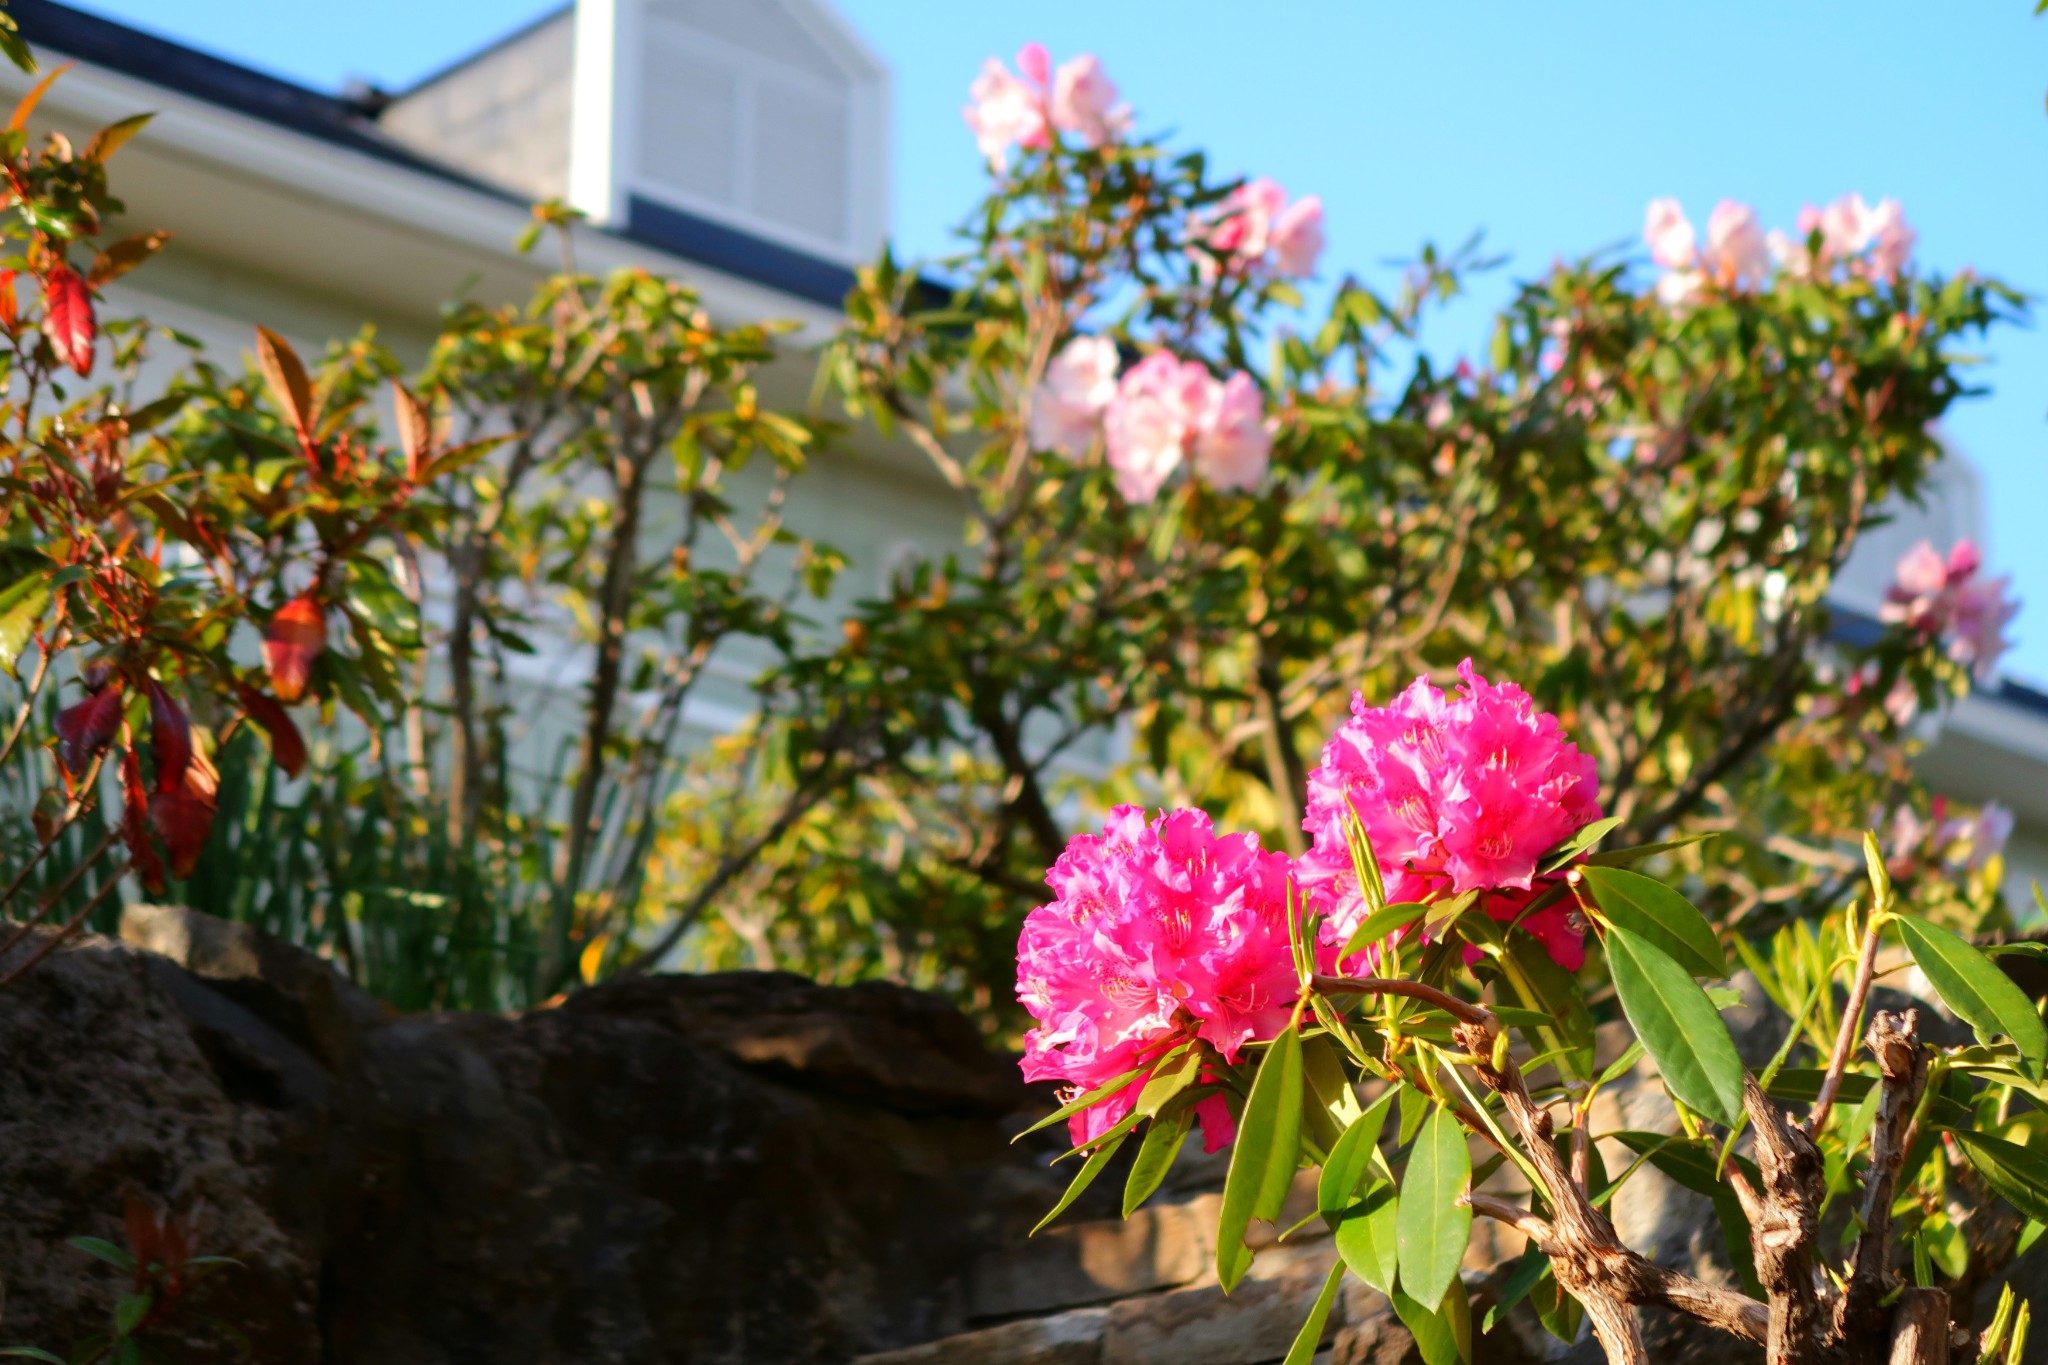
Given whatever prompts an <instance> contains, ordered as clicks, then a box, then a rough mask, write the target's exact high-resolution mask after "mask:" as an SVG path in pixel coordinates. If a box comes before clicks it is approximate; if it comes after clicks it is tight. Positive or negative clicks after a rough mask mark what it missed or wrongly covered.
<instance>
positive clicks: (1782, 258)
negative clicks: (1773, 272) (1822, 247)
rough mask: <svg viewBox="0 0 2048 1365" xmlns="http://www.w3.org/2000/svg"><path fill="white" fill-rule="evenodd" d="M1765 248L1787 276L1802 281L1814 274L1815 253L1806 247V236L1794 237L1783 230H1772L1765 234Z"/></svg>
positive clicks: (1803, 234)
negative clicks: (1797, 277) (1799, 278)
mask: <svg viewBox="0 0 2048 1365" xmlns="http://www.w3.org/2000/svg"><path fill="white" fill-rule="evenodd" d="M1764 246H1765V248H1766V249H1767V250H1769V252H1770V253H1771V260H1772V261H1774V262H1776V263H1777V267H1778V269H1780V270H1782V271H1784V272H1785V273H1786V274H1787V275H1797V276H1799V277H1801V278H1802V279H1803V278H1805V277H1807V276H1809V275H1811V274H1813V252H1812V250H1811V249H1810V248H1809V247H1808V246H1807V245H1806V234H1805V233H1803V232H1802V233H1801V234H1800V235H1799V236H1797V237H1794V236H1791V235H1790V234H1788V233H1786V232H1785V231H1784V230H1783V229H1781V228H1772V229H1771V230H1770V231H1769V232H1767V233H1765V234H1764Z"/></svg>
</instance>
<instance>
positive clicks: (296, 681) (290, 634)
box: [263, 595, 327, 706]
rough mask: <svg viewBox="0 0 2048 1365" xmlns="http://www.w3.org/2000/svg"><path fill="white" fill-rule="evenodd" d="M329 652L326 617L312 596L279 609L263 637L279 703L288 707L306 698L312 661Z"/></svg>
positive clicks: (267, 663)
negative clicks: (322, 652) (324, 652)
mask: <svg viewBox="0 0 2048 1365" xmlns="http://www.w3.org/2000/svg"><path fill="white" fill-rule="evenodd" d="M326 648H327V613H326V611H325V610H324V609H322V607H321V606H320V604H319V603H318V602H316V601H314V600H313V598H312V597H311V596H310V595H309V596H304V597H294V598H293V599H292V600H291V601H289V602H287V603H285V604H284V605H283V606H281V607H279V608H278V609H277V614H276V615H275V616H272V617H271V618H270V628H269V629H268V630H266V631H264V633H263V663H264V666H265V667H267V668H269V670H270V686H271V690H272V691H274V692H276V693H277V699H278V700H279V701H281V702H283V703H284V704H285V705H287V706H289V705H291V704H292V703H293V702H296V701H297V700H298V699H299V698H300V697H303V696H304V695H305V694H306V679H307V678H308V677H310V676H311V674H312V671H313V661H314V660H315V659H317V658H319V657H320V653H321V651H322V650H324V649H326Z"/></svg>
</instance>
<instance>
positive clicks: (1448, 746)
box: [1296, 659, 1600, 965]
mask: <svg viewBox="0 0 2048 1365" xmlns="http://www.w3.org/2000/svg"><path fill="white" fill-rule="evenodd" d="M1458 677H1459V679H1460V682H1461V687H1460V690H1459V693H1458V695H1456V696H1455V697H1446V696H1445V695H1444V694H1443V693H1442V692H1440V691H1438V690H1437V689H1436V688H1435V687H1433V686H1431V685H1430V683H1429V681H1428V679H1426V678H1417V679H1416V680H1415V682H1414V683H1413V684H1411V685H1410V686H1409V687H1408V689H1407V690H1406V691H1404V692H1402V693H1401V695H1400V696H1399V697H1397V698H1395V700H1394V704H1393V705H1392V706H1368V705H1366V702H1365V698H1364V696H1363V695H1362V694H1360V695H1357V696H1354V697H1353V698H1352V701H1351V719H1350V720H1348V721H1346V722H1345V723H1344V725H1343V726H1342V727H1341V728H1340V729H1339V730H1338V731H1337V733H1336V735H1335V736H1333V737H1332V738H1331V740H1330V742H1329V743H1328V744H1326V745H1325V746H1324V747H1323V761H1322V764H1321V766H1319V767H1318V768H1317V769H1316V770H1315V772H1313V773H1312V774H1310V776H1309V783H1308V811H1307V814H1306V815H1305V816H1304V817H1303V819H1302V828H1303V829H1305V830H1306V831H1308V833H1309V834H1310V835H1311V836H1313V839H1314V846H1313V847H1312V848H1311V849H1310V850H1309V852H1307V853H1306V854H1304V855H1303V856H1302V857H1301V859H1300V860H1299V862H1298V863H1297V865H1296V877H1297V880H1298V881H1299V882H1300V884H1301V886H1302V889H1303V892H1304V894H1305V895H1306V896H1307V898H1308V903H1309V904H1310V906H1311V907H1313V908H1315V909H1317V910H1318V911H1320V912H1321V913H1322V915H1323V916H1324V928H1323V936H1324V942H1325V944H1326V945H1341V944H1342V943H1344V942H1345V941H1346V940H1347V939H1348V938H1349V937H1350V936H1351V933H1352V931H1353V930H1354V929H1356V928H1357V927H1358V923H1359V921H1360V919H1362V918H1363V916H1364V910H1365V906H1364V902H1363V899H1362V898H1361V897H1360V895H1359V891H1358V887H1357V884H1356V879H1355V877H1354V876H1353V873H1352V868H1351V858H1350V853H1349V851H1348V846H1347V845H1346V842H1345V839H1344V817H1345V814H1346V812H1347V811H1349V810H1356V811H1357V813H1358V817H1359V820H1360V821H1361V823H1362V824H1363V825H1364V827H1365V833H1366V837H1367V838H1368V839H1370V840H1371V842H1372V847H1373V850H1374V853H1375V855H1376V856H1377V857H1378V859H1379V863H1380V867H1381V870H1382V872H1383V873H1384V875H1385V877H1386V882H1387V897H1388V899H1389V900H1390V901H1427V900H1431V899H1439V900H1440V899H1446V898H1448V897H1450V896H1454V895H1459V894H1462V893H1463V892H1466V891H1479V892H1482V893H1486V894H1485V895H1484V897H1483V899H1484V902H1485V905H1486V909H1487V912H1488V913H1489V914H1491V915H1493V916H1494V917H1495V918H1497V919H1511V918H1513V917H1514V915H1515V914H1517V913H1519V912H1520V910H1521V909H1522V907H1524V906H1526V905H1527V904H1528V902H1529V900H1530V898H1531V897H1530V894H1529V893H1531V892H1532V891H1534V890H1535V889H1537V881H1538V879H1537V874H1536V863H1537V860H1538V859H1539V858H1540V857H1542V855H1543V854H1544V853H1545V852H1546V851H1547V850H1549V849H1550V848H1552V847H1554V846H1556V845H1557V844H1558V843H1560V842H1561V841H1563V840H1564V839H1566V838H1568V837H1570V836H1571V835H1572V834H1574V833H1576V832H1577V831H1578V830H1579V829H1580V828H1581V827H1583V826H1585V825H1587V824H1589V823H1591V822H1592V821H1594V820H1597V819H1599V818H1600V805H1599V794H1600V778H1599V774H1598V772H1597V770H1596V769H1595V767H1594V763H1593V760H1592V758H1591V757H1590V756H1589V755H1587V754H1583V753H1581V752H1580V751H1579V750H1578V749H1577V748H1576V747H1575V746H1574V745H1573V744H1572V743H1571V741H1570V740H1569V739H1567V738H1566V737H1565V734H1564V729H1563V727H1562V726H1561V725H1560V724H1559V723H1558V720H1557V717H1555V716H1553V715H1551V714H1549V713H1548V712H1544V711H1538V710H1537V709H1536V707H1535V703H1534V702H1533V701H1531V700H1530V697H1529V694H1528V693H1526V692H1524V691H1523V690H1522V689H1521V688H1519V687H1517V686H1515V685H1514V684H1513V683H1501V684H1498V685H1496V684H1493V683H1489V682H1488V681H1486V679H1484V678H1482V677H1480V676H1479V675H1478V674H1477V673H1476V672H1474V671H1473V668H1472V661H1471V660H1469V659H1467V660H1466V661H1465V662H1464V663H1462V664H1460V665H1459V666H1458ZM1497 893H1506V894H1505V895H1502V894H1497ZM1551 910H1557V911H1558V912H1559V913H1558V914H1556V915H1555V916H1551ZM1546 916H1548V918H1545V917H1546ZM1539 919H1540V920H1541V923H1540V924H1539V923H1538V920H1539ZM1524 927H1525V928H1528V929H1529V930H1530V931H1531V932H1532V933H1535V934H1537V936H1538V937H1539V938H1540V939H1541V940H1542V941H1543V943H1544V946H1545V947H1547V948H1549V949H1550V952H1551V956H1552V957H1554V958H1556V959H1557V960H1558V961H1559V962H1560V963H1564V964H1566V965H1574V964H1575V963H1576V962H1578V961H1580V960H1582V958H1583V954H1582V952H1581V950H1580V947H1579V942H1578V940H1579V937H1580V927H1579V926H1578V924H1577V923H1576V922H1575V921H1574V920H1573V919H1572V918H1571V917H1570V916H1569V915H1568V914H1567V913H1565V912H1564V911H1563V909H1562V907H1558V906H1553V907H1550V909H1547V910H1545V911H1542V912H1539V915H1538V916H1536V917H1532V919H1530V920H1529V921H1525V923H1524ZM1347 961H1355V960H1347Z"/></svg>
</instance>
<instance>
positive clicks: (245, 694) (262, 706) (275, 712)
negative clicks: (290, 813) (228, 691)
mask: <svg viewBox="0 0 2048 1365" xmlns="http://www.w3.org/2000/svg"><path fill="white" fill-rule="evenodd" d="M238 695H239V696H240V697H241V701H242V709H243V710H244V711H246V712H248V714H249V719H251V720H253V721H255V722H256V723H257V724H258V725H260V726H262V727H263V729H264V731H265V733H267V734H268V735H269V736H270V756H271V757H272V758H273V759H275V760H276V761H277V766H278V767H280V768H282V769H284V770H285V774H286V775H287V776H289V777H297V776H298V775H299V774H300V773H301V772H304V771H305V768H306V741H305V738H304V737H303V736H301V735H300V734H299V727H298V726H297V725H294V724H293V723H292V718H291V715H290V713H289V712H287V711H286V710H285V709H284V707H283V706H281V705H279V704H278V701H277V698H275V697H269V696H265V695H264V694H263V693H261V692H258V691H257V690H256V689H255V688H253V687H250V686H249V685H248V684H247V683H244V684H243V685H242V687H241V690H240V692H239V694H238Z"/></svg>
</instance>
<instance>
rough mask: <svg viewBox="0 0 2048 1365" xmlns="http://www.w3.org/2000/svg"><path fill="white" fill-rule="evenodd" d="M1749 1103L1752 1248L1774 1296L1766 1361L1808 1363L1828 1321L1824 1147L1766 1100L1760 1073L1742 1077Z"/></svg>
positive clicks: (1760, 1279)
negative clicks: (1754, 1185) (1821, 1207)
mask: <svg viewBox="0 0 2048 1365" xmlns="http://www.w3.org/2000/svg"><path fill="white" fill-rule="evenodd" d="M1742 1102H1743V1108H1744V1109H1745V1110H1746V1111H1747V1112H1748V1114H1749V1122H1750V1127H1751V1128H1752V1130H1753V1131H1754V1132H1755V1135H1756V1137H1755V1142H1756V1161H1757V1166H1758V1168H1759V1170H1760V1171H1761V1172H1762V1175H1763V1189H1762V1191H1761V1192H1760V1193H1759V1194H1757V1195H1755V1196H1753V1197H1750V1198H1745V1199H1744V1200H1743V1202H1744V1203H1745V1204H1746V1205H1749V1206H1750V1208H1749V1214H1750V1247H1751V1250H1752V1251H1753V1252H1754V1254H1755V1257H1756V1274H1757V1280H1758V1282H1759V1283H1761V1284H1762V1285H1763V1287H1764V1291H1765V1293H1767V1294H1768V1295H1769V1296H1770V1317H1769V1326H1768V1330H1767V1333H1766V1336H1765V1340H1764V1358H1765V1360H1766V1361H1767V1362H1769V1365H1809V1363H1810V1362H1816V1361H1818V1360H1819V1359H1820V1358H1821V1344H1822V1340H1821V1333H1822V1331H1823V1330H1824V1327H1825V1325H1826V1324H1825V1323H1824V1321H1823V1318H1822V1314H1821V1307H1820V1296H1819V1293H1818V1292H1817V1291H1816V1289H1815V1288H1814V1241H1815V1238H1816V1236H1817V1233H1818V1224H1817V1219H1816V1216H1815V1208H1816V1203H1817V1192H1818V1191H1819V1190H1820V1189H1821V1188H1822V1171H1821V1159H1820V1151H1819V1149H1817V1148H1816V1147H1815V1146H1814V1145H1813V1141H1812V1139H1810V1138H1809V1137H1807V1136H1806V1133H1805V1132H1804V1131H1803V1130H1802V1129H1800V1128H1799V1127H1798V1126H1797V1125H1796V1124H1794V1123H1792V1122H1791V1121H1790V1120H1788V1119H1787V1118H1786V1117H1785V1114H1784V1111H1782V1110H1781V1109H1779V1108H1778V1107H1777V1106H1776V1105H1774V1104H1772V1103H1771V1102H1770V1101H1769V1100H1768V1099H1766V1098H1764V1092H1763V1089H1762V1088H1761V1087H1760V1086H1758V1085H1757V1083H1756V1078H1755V1077H1753V1076H1745V1077H1744V1078H1743V1093H1742Z"/></svg>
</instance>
